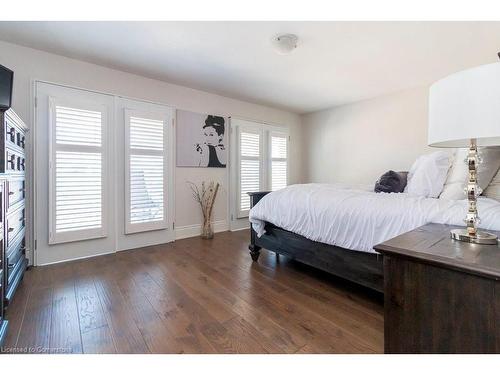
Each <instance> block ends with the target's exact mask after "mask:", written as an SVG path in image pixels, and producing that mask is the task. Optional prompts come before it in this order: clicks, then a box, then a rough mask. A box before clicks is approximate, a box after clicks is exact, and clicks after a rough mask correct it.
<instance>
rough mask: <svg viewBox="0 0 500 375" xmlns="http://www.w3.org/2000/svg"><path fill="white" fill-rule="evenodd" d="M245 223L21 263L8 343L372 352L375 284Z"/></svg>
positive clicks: (378, 318) (95, 349)
mask: <svg viewBox="0 0 500 375" xmlns="http://www.w3.org/2000/svg"><path fill="white" fill-rule="evenodd" d="M248 235H249V234H248V231H241V232H223V233H218V234H217V235H216V236H215V238H214V239H213V240H203V239H201V238H189V239H185V240H180V241H176V242H175V243H171V244H166V245H158V246H152V247H149V248H144V249H137V250H130V251H124V252H120V253H117V254H111V255H105V256H101V257H96V258H91V259H86V260H79V261H75V262H69V263H65V264H58V265H52V266H47V267H36V268H35V269H33V270H31V271H28V272H27V273H26V276H25V280H24V281H23V283H22V284H21V286H20V288H19V290H18V292H17V293H16V297H15V298H14V300H13V302H12V304H11V306H10V307H9V309H8V315H7V317H8V318H9V319H10V323H11V330H10V331H9V334H8V337H7V341H6V345H8V346H10V347H15V346H16V345H17V347H23V348H35V349H34V350H35V351H37V349H36V348H39V349H38V351H43V350H50V348H52V351H54V352H57V350H58V348H63V349H64V348H66V349H68V350H69V351H71V352H74V353H78V352H84V353H115V352H118V353H381V352H382V351H383V309H382V299H381V298H380V295H374V293H373V292H370V291H367V290H366V289H364V288H362V287H358V286H354V285H353V284H351V283H349V282H346V281H342V280H339V279H338V278H335V277H333V276H331V275H328V274H326V273H324V272H321V271H318V270H314V269H312V268H310V267H307V266H304V265H301V264H299V263H297V262H293V261H290V260H289V259H287V258H284V257H280V258H279V260H278V259H277V258H276V257H275V256H274V254H273V253H270V252H267V251H265V250H263V251H262V254H261V257H260V259H259V262H258V263H255V262H252V261H251V259H250V257H249V255H248V248H247V246H248Z"/></svg>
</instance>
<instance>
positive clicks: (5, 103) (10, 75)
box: [0, 65, 14, 111]
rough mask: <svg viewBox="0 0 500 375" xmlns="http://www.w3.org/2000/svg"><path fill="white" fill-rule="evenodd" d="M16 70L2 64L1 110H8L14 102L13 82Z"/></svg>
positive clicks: (0, 67) (0, 84) (0, 71)
mask: <svg viewBox="0 0 500 375" xmlns="http://www.w3.org/2000/svg"><path fill="white" fill-rule="evenodd" d="M13 81H14V72H13V71H12V70H10V69H8V68H6V67H5V66H3V65H0V111H6V110H8V109H9V108H10V106H11V103H12V83H13Z"/></svg>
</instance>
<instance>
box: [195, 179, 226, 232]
mask: <svg viewBox="0 0 500 375" xmlns="http://www.w3.org/2000/svg"><path fill="white" fill-rule="evenodd" d="M187 183H188V185H189V187H190V188H191V191H192V193H193V198H194V199H195V200H196V201H197V202H198V203H199V204H200V206H201V212H202V214H203V224H202V227H201V237H202V238H204V239H211V238H213V237H214V230H213V228H212V211H213V208H214V203H215V198H216V197H217V191H218V190H219V183H218V182H214V181H209V182H208V183H206V182H205V181H203V182H202V183H201V187H198V185H196V184H195V183H194V182H190V181H188V182H187Z"/></svg>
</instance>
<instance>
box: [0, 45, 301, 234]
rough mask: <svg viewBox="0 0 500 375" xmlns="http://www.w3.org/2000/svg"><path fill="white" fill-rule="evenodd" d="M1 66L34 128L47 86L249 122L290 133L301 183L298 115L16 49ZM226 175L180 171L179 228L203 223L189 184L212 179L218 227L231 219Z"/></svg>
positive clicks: (293, 174) (294, 178)
mask: <svg viewBox="0 0 500 375" xmlns="http://www.w3.org/2000/svg"><path fill="white" fill-rule="evenodd" d="M0 51H1V53H0V64H2V65H5V66H7V67H8V68H10V69H12V70H13V71H14V74H15V75H14V93H13V108H14V110H15V111H16V112H17V113H18V114H19V115H20V117H21V118H22V119H23V120H24V121H25V122H26V123H27V124H28V126H29V127H30V128H31V127H33V121H32V95H33V93H32V82H33V80H43V81H48V82H53V83H58V84H63V85H68V86H74V87H80V88H86V89H90V90H95V91H100V92H105V93H111V94H115V95H120V96H125V97H130V98H135V99H142V100H148V101H152V102H157V103H162V104H167V105H170V106H173V107H176V108H178V109H185V110H190V111H197V112H202V113H214V114H220V115H226V116H234V117H240V118H247V119H252V120H257V121H262V122H268V123H273V124H277V125H287V126H289V127H290V134H291V141H290V149H291V152H290V181H291V183H297V182H301V181H302V177H303V176H302V148H301V144H302V139H301V138H302V137H301V136H302V134H301V119H300V116H299V115H297V114H293V113H290V112H286V111H282V110H278V109H274V108H270V107H265V106H261V105H256V104H252V103H247V102H243V101H240V100H234V99H230V98H227V97H223V96H219V95H215V94H210V93H207V92H203V91H199V90H194V89H190V88H187V87H182V86H178V85H173V84H169V83H166V82H162V81H158V80H153V79H148V78H145V77H141V76H137V75H134V74H129V73H125V72H122V71H118V70H113V69H109V68H106V67H102V66H98V65H94V64H89V63H86V62H82V61H79V60H74V59H70V58H66V57H62V56H58V55H54V54H51V53H46V52H42V51H38V50H35V49H31V48H26V47H22V46H18V45H15V44H10V43H5V42H0ZM227 170H228V169H227V168H226V169H214V168H211V169H208V168H206V169H199V168H176V171H175V181H176V188H175V200H176V213H175V217H176V218H175V222H176V228H180V227H186V226H192V225H195V224H199V223H201V214H200V212H199V208H198V206H197V204H196V203H195V202H194V201H193V199H192V197H191V193H190V191H189V189H188V188H187V187H186V183H185V182H186V181H193V182H201V181H202V180H207V179H213V180H217V181H219V182H220V183H221V184H222V188H221V190H220V194H219V196H218V199H217V201H216V206H215V214H214V220H215V221H225V220H226V219H227V192H228V176H227Z"/></svg>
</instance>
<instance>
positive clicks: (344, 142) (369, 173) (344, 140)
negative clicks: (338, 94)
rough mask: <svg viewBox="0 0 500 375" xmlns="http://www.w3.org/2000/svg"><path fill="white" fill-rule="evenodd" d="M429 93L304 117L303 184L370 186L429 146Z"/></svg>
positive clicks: (412, 93)
mask: <svg viewBox="0 0 500 375" xmlns="http://www.w3.org/2000/svg"><path fill="white" fill-rule="evenodd" d="M428 90H429V89H428V87H422V88H417V89H412V90H406V91H401V92H398V93H394V94H391V95H386V96H381V97H378V98H375V99H370V100H365V101H362V102H358V103H354V104H349V105H345V106H340V107H336V108H332V109H328V110H324V111H320V112H314V113H310V114H307V115H304V116H303V118H302V126H303V132H304V145H303V147H304V155H305V158H306V161H305V168H304V170H305V171H306V174H305V181H307V182H345V183H362V184H365V183H368V184H372V183H375V181H376V180H377V179H378V177H380V175H382V174H383V173H384V172H386V171H388V170H390V169H392V170H396V171H400V170H406V171H407V170H408V169H409V168H410V166H411V164H412V163H413V162H414V161H415V159H416V158H417V156H419V155H421V154H422V153H426V152H429V151H432V149H431V148H430V147H428V146H427V110H428V109H427V100H428Z"/></svg>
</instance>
